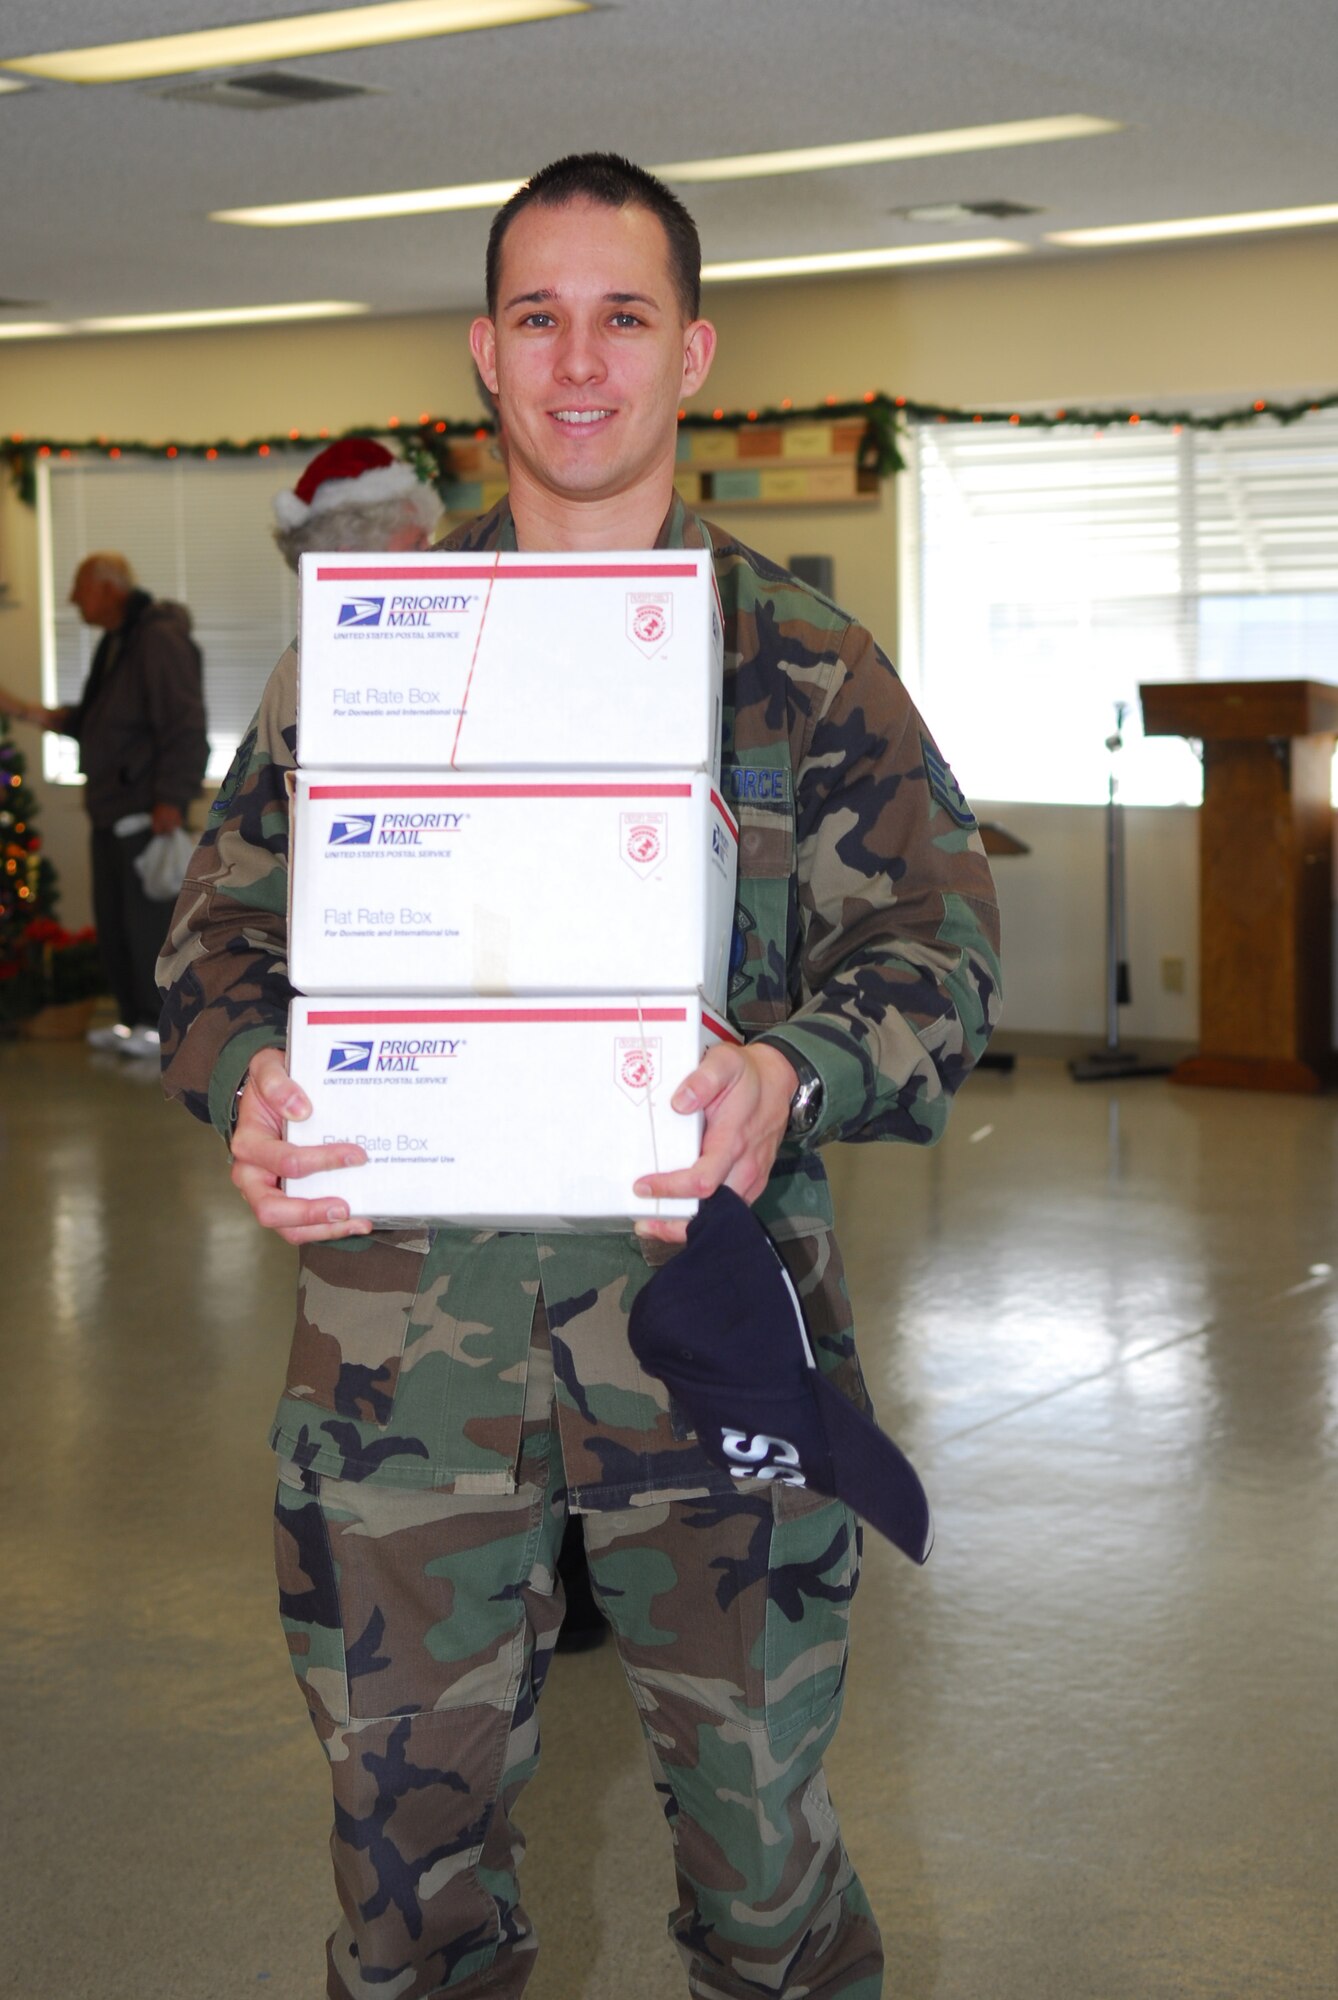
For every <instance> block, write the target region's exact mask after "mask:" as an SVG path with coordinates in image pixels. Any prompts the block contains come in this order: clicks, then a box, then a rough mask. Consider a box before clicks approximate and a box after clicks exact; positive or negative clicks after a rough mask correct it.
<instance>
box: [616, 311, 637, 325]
mask: <svg viewBox="0 0 1338 2000" xmlns="http://www.w3.org/2000/svg"><path fill="white" fill-rule="evenodd" d="M613 324H614V325H615V326H640V325H642V324H643V322H642V319H641V315H640V314H639V313H630V312H628V313H615V314H614V315H613Z"/></svg>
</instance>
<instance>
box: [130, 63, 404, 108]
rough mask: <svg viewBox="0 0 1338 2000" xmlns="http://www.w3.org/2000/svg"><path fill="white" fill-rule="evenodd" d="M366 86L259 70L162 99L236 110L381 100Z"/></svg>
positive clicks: (177, 89) (178, 89)
mask: <svg viewBox="0 0 1338 2000" xmlns="http://www.w3.org/2000/svg"><path fill="white" fill-rule="evenodd" d="M380 94H381V93H380V92H379V91H376V90H373V89H371V88H370V87H369V86H368V85H367V84H363V83H331V82H329V81H328V80H327V79H326V78H325V77H323V76H300V75H299V74H298V73H297V72H296V71H295V70H290V69H258V70H252V71H251V72H250V73H249V74H248V75H246V76H219V77H212V78H211V79H210V81H209V82H208V83H182V84H176V85H174V86H173V88H172V89H171V90H164V91H160V92H159V93H158V95H159V96H161V97H175V98H181V99H184V100H185V101H186V102H187V103H190V104H221V105H224V106H225V107H227V108H228V109H230V110H233V111H278V110H280V109H281V108H282V107H283V106H284V105H285V104H328V103H330V102H331V101H332V100H333V99H334V98H337V97H377V96H379V95H380Z"/></svg>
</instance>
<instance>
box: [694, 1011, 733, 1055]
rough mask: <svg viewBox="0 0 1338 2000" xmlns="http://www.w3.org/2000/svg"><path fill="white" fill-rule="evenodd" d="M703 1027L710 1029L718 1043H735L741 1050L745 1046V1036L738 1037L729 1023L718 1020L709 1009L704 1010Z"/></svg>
mask: <svg viewBox="0 0 1338 2000" xmlns="http://www.w3.org/2000/svg"><path fill="white" fill-rule="evenodd" d="M702 1026H703V1027H704V1028H709V1029H710V1031H711V1033H712V1034H713V1035H714V1036H715V1037H716V1039H717V1040H718V1041H722V1042H733V1043H734V1044H735V1046H736V1047H740V1048H741V1047H742V1046H743V1036H742V1035H736V1034H735V1032H734V1030H733V1028H731V1027H730V1026H729V1024H728V1022H726V1021H720V1020H717V1019H716V1017H715V1015H714V1014H713V1013H712V1012H711V1010H710V1008H709V1007H703V1008H702Z"/></svg>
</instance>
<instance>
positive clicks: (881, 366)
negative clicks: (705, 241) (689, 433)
mask: <svg viewBox="0 0 1338 2000" xmlns="http://www.w3.org/2000/svg"><path fill="white" fill-rule="evenodd" d="M708 309H709V311H710V312H711V314H712V316H713V317H714V318H715V320H716V322H717V324H718V326H719V329H720V335H721V339H720V350H719V355H718V359H717V362H716V367H715V371H714V373H713V376H712V379H711V383H710V385H709V391H708V394H707V395H706V396H705V397H703V398H702V399H700V401H701V404H702V406H705V407H709V406H710V405H711V404H712V403H719V404H722V405H723V406H725V407H726V408H739V407H746V406H749V405H753V404H766V403H775V402H779V401H780V399H781V398H782V397H784V396H790V397H792V398H793V399H794V401H795V402H796V403H801V404H802V403H805V402H817V401H820V400H821V398H822V397H823V396H825V395H828V394H831V395H836V396H838V397H840V398H842V399H845V398H848V397H853V396H858V395H860V394H861V393H862V392H863V391H864V390H866V389H874V388H877V389H885V390H888V391H890V392H892V393H894V394H895V393H903V394H908V395H911V396H913V397H916V398H920V399H923V400H926V401H942V402H944V403H952V404H961V405H964V406H971V405H974V404H987V403H1007V402H1016V403H1063V404H1067V405H1074V404H1078V403H1082V402H1096V401H1099V400H1101V399H1110V400H1112V401H1118V402H1126V401H1127V402H1130V403H1134V404H1137V403H1138V402H1139V401H1140V400H1144V399H1152V398H1154V397H1155V398H1165V397H1185V398H1191V397H1194V398H1202V397H1210V398H1216V399H1220V400H1222V401H1224V402H1225V401H1232V402H1234V401H1236V400H1239V399H1242V398H1249V397H1252V396H1254V395H1256V394H1261V395H1271V394H1283V393H1290V392H1303V391H1305V390H1311V389H1322V388H1329V387H1332V386H1333V382H1334V378H1335V376H1338V367H1336V366H1335V363H1334V358H1333V356H1334V348H1333V327H1334V326H1335V324H1338V254H1335V245H1334V237H1333V235H1332V234H1329V233H1322V232H1313V233H1311V232H1307V233H1300V232H1298V233H1297V234H1296V235H1294V236H1290V237H1286V236H1277V237H1274V238H1261V239H1258V240H1256V241H1254V242H1249V241H1245V242H1241V243H1238V244H1232V245H1213V246H1209V247H1198V248H1188V249H1177V250H1166V249H1161V250H1156V251H1139V252H1124V253H1120V254H1106V255H1087V256H1071V257H1064V258H1057V259H1055V260H1053V261H1050V262H1031V261H1028V260H1026V259H1021V258H1019V259H1017V260H1015V261H1007V262H1001V263H999V264H995V265H964V266H962V267H960V268H959V269H955V270H951V269H943V270H937V271H934V272H930V273H907V274H905V275H902V276H896V277H865V278H856V279H848V280H843V281H841V282H837V283H832V282H824V281H816V280H814V281H806V282H802V283H797V284H792V285H789V286H766V287H760V286H759V287H754V286H742V285H741V286H731V287H721V288H719V289H718V290H715V291H713V292H712V293H711V294H710V298H709V306H708ZM467 319H468V315H466V314H458V313H457V314H442V315H441V316H439V317H430V316H417V317H413V318H405V319H391V320H376V321H341V322H333V323H331V324H330V325H328V326H312V327H307V328H283V329H264V330H261V329H257V330H256V331H254V332H228V333H196V334H187V335H174V336H173V335H156V336H152V337H147V338H143V339H121V338H106V339H102V340H97V341H66V342H59V343H57V342H52V343H49V344H45V345H38V344H34V345H33V346H31V347H23V346H10V347H7V348H5V349H2V350H0V426H2V427H3V430H4V431H5V432H6V433H10V432H14V431H24V432H27V433H29V434H32V433H38V434H42V433H45V434H48V435H50V434H63V435H65V436H68V437H75V438H78V437H85V436H95V435H97V434H98V433H103V434H106V435H118V434H119V435H122V436H129V437H144V438H158V437H162V438H169V437H171V436H174V435H175V436H179V437H187V438H207V437H214V436H219V435H232V436H238V437H245V436H249V435H256V434H261V433H267V432H270V431H279V430H287V429H288V428H290V427H296V428H297V429H299V430H303V431H314V430H317V429H319V428H320V427H321V426H322V425H324V426H328V427H329V428H330V429H332V430H337V429H342V428H344V427H346V426H348V425H351V424H361V423H366V424H369V425H381V424H385V423H386V422H387V421H388V419H389V418H390V417H391V416H394V415H398V416H400V417H403V418H406V419H408V420H412V419H414V418H416V417H417V415H418V413H419V412H420V411H421V410H425V409H426V410H431V411H434V412H440V413H442V414H446V415H451V416H456V415H466V414H468V413H469V412H471V411H472V409H473V407H474V400H473V395H474V392H473V388H472V384H471V379H470V374H469V367H468V361H467V355H466V350H465V338H464V335H465V327H466V324H467ZM276 484H277V481H276ZM728 519H729V523H730V525H731V527H733V528H735V529H736V531H737V532H738V533H739V534H740V535H741V536H742V537H743V538H744V539H745V540H747V541H751V542H753V543H754V544H755V545H756V546H759V547H761V548H762V549H764V550H765V551H766V552H767V553H768V554H770V555H773V556H776V557H778V558H779V559H781V560H782V561H783V560H784V559H785V558H786V557H787V556H789V555H792V554H796V553H809V552H824V551H826V552H830V553H831V554H832V555H834V557H835V559H836V587H837V595H838V596H839V597H840V598H841V600H842V602H843V603H845V604H846V605H848V607H849V608H850V609H851V610H852V611H854V612H855V613H856V614H857V615H858V616H860V617H861V618H863V619H864V620H865V621H866V622H867V623H868V624H870V625H871V626H872V627H873V628H874V630H875V631H876V632H877V633H878V634H879V636H880V637H881V638H882V639H883V642H884V644H885V645H886V646H887V647H888V648H889V650H892V649H894V647H895V643H896V613H897V591H896V536H895V500H894V494H893V491H892V488H891V486H890V485H889V486H888V488H887V489H885V493H884V498H883V501H882V503H881V504H880V505H879V506H877V507H874V508H870V509H867V510H858V509H855V508H836V509H831V510H823V511H815V512H809V511H805V510H801V509H796V510H789V509H786V510H779V511H776V512H764V511H762V510H752V509H737V510H731V512H730V514H729V516H728ZM0 536H2V539H0V559H2V560H3V565H4V574H5V576H6V578H7V580H8V581H9V583H10V586H11V595H12V596H13V597H14V598H15V599H16V600H17V607H18V608H16V609H14V610H10V611H7V612H5V613H4V614H3V616H0V681H9V682H11V683H13V684H14V685H16V686H17V687H18V688H19V689H20V690H21V691H24V692H32V693H35V692H36V690H37V676H38V665H37V643H36V604H35V598H36V575H37V569H36V539H35V533H34V524H33V519H32V516H31V514H30V513H29V512H28V511H27V510H26V509H24V508H23V507H21V506H20V505H19V504H18V503H17V501H15V500H14V499H13V497H12V496H9V495H6V497H5V500H4V503H3V512H2V513H0ZM948 749H949V752H950V751H951V745H950V744H949V745H948ZM32 762H33V764H35V763H36V762H37V759H36V757H35V756H34V758H33V760H32ZM994 810H996V811H997V812H999V813H1000V814H1001V816H1002V815H1003V814H1004V813H1006V811H1007V802H1006V801H1005V802H1002V804H1001V805H1000V806H999V807H996V808H994ZM1037 810H1038V809H1035V808H1033V809H1030V812H1029V813H1028V815H1027V823H1028V826H1029V827H1030V828H1031V830H1032V833H1033V835H1035V834H1036V832H1037V828H1038V827H1039V829H1040V833H1039V840H1037V841H1034V845H1035V846H1036V847H1037V851H1036V852H1035V853H1034V854H1033V856H1032V857H1031V858H1030V859H1029V860H1028V861H1026V862H1018V863H1013V864H1010V866H1009V868H1007V869H1001V870H1000V887H1001V892H1002V893H1003V895H1004V901H1005V912H1006V916H1008V918H1009V920H1010V930H1011V932H1012V942H1013V946H1014V951H1013V953H1012V954H1010V956H1011V957H1012V959H1013V964H1014V966H1015V967H1016V968H1017V971H1016V974H1015V976H1014V977H1013V979H1012V999H1011V1001H1010V1007H1009V1018H1010V1019H1011V1020H1012V1022H1013V1023H1014V1025H1016V1026H1025V1027H1041V1026H1046V1027H1050V1026H1064V1025H1067V1026H1069V1027H1070V1028H1072V1029H1073V1030H1074V1031H1081V1032H1084V1033H1086V1032H1089V1031H1091V1030H1092V1029H1094V1028H1095V1027H1096V1025H1097V1024H1098V1023H1099V1020H1100V986H1099V978H1100V975H1099V957H1100V929H1099V896H1098V897H1095V898H1092V897H1089V896H1088V894H1087V887H1086V882H1085V879H1084V878H1085V870H1084V875H1083V877H1079V876H1076V875H1075V873H1074V868H1075V865H1076V864H1075V863H1074V862H1073V860H1072V851H1073V847H1074V842H1073V840H1072V838H1071V837H1070V833H1071V826H1072V820H1071V816H1070V815H1067V814H1065V815H1064V816H1062V817H1061V818H1056V819H1054V820H1053V827H1054V836H1053V837H1052V838H1047V836H1046V833H1045V828H1046V826H1047V825H1048V824H1051V823H1052V822H1051V821H1050V820H1049V818H1048V816H1047V815H1046V813H1045V812H1044V810H1041V815H1040V819H1039V821H1038V820H1037V819H1036V817H1035V814H1036V812H1037ZM1080 820H1081V816H1080ZM1084 823H1085V822H1084ZM1166 824H1167V827H1168V828H1169V827H1170V826H1171V824H1172V822H1170V821H1168V822H1167V823H1166ZM1175 824H1176V825H1177V826H1179V828H1180V833H1179V835H1178V836H1175V837H1176V838H1178V839H1179V843H1180V844H1179V847H1178V848H1177V850H1176V853H1175V855H1174V856H1172V857H1168V855H1167V853H1166V852H1165V841H1166V838H1168V837H1172V836H1170V835H1166V836H1162V837H1159V838H1157V839H1155V840H1154V839H1149V841H1148V843H1147V851H1148V854H1149V871H1148V879H1147V880H1146V881H1143V880H1141V879H1140V869H1139V867H1138V865H1137V862H1136V861H1135V858H1134V857H1133V856H1131V883H1130V889H1131V904H1132V906H1133V908H1134V910H1135V912H1137V911H1138V910H1139V908H1140V904H1141V905H1142V907H1144V908H1145V909H1147V910H1148V911H1149V912H1150V913H1151V921H1150V923H1149V929H1150V931H1151V932H1154V933H1155V935H1156V938H1157V940H1158V941H1159V946H1160V949H1161V950H1162V951H1169V950H1172V949H1176V948H1178V946H1179V944H1180V943H1185V944H1186V945H1187V946H1188V947H1189V948H1190V949H1192V943H1193V926H1194V912H1193V909H1192V890H1189V889H1188V888H1187V887H1186V884H1187V883H1189V882H1191V881H1192V878H1193V866H1192V854H1193V847H1192V843H1193V826H1194V816H1193V815H1192V814H1187V815H1179V816H1177V818H1176V821H1175ZM1062 828H1064V829H1069V831H1061V829H1062ZM44 829H45V832H46V836H47V842H48V846H49V848H50V850H51V853H52V856H53V859H54V860H55V861H56V863H57V866H58V867H60V868H61V870H62V874H63V877H64V880H65V886H66V898H65V905H64V910H65V914H66V916H67V918H69V919H71V920H75V919H79V918H81V917H82V916H83V915H84V913H85V907H86V885H85V879H84V870H83V863H82V833H81V826H80V819H79V812H78V805H77V802H76V801H75V800H74V799H72V798H71V796H70V795H69V793H62V794H57V795H49V796H47V797H46V798H45V800H44ZM1089 845H1090V842H1088V841H1079V842H1078V846H1079V847H1080V848H1081V849H1082V851H1083V852H1084V854H1085V853H1086V849H1087V847H1088V846H1089ZM1051 850H1053V851H1051ZM1153 857H1155V859H1154V858H1153ZM1024 869H1026V870H1027V871H1028V873H1027V874H1026V876H1025V877H1024V876H1023V873H1022V871H1023V870H1024ZM1024 880H1025V882H1026V884H1027V887H1026V889H1025V891H1023V890H1022V889H1021V888H1020V887H1017V886H1015V885H1020V884H1022V883H1023V882H1024ZM1187 898H1188V901H1187V900H1186V899H1187ZM1058 903H1062V905H1063V906H1064V907H1065V908H1066V909H1069V910H1070V911H1071V912H1072V913H1073V914H1072V915H1071V918H1070V920H1069V921H1068V923H1067V924H1066V927H1065V929H1064V932H1063V934H1062V935H1060V934H1059V933H1058V932H1056V931H1055V930H1054V929H1053V927H1052V928H1051V930H1050V931H1049V932H1047V933H1046V934H1045V935H1044V936H1039V935H1037V927H1038V926H1041V927H1044V925H1045V923H1046V916H1045V912H1046V911H1047V909H1053V908H1054V907H1056V906H1057V904H1058ZM1010 904H1015V905H1016V907H1015V908H1014V909H1010V907H1009V906H1010ZM1084 913H1085V914H1084ZM1093 923H1095V926H1096V927H1095V929H1093ZM1074 926H1076V928H1074ZM1168 939H1169V940H1173V941H1174V942H1173V943H1168V942H1166V940H1168ZM1019 945H1025V946H1026V948H1025V949H1019V948H1018V947H1019ZM1047 950H1048V951H1050V954H1051V958H1052V959H1053V955H1054V953H1055V952H1062V954H1063V957H1064V963H1065V965H1066V966H1067V967H1068V968H1069V969H1070V972H1071V970H1072V968H1073V967H1074V966H1077V967H1079V968H1082V967H1085V966H1087V965H1088V964H1089V963H1092V964H1094V966H1095V970H1094V971H1093V972H1092V973H1091V975H1090V979H1091V990H1092V996H1093V997H1092V1002H1091V1004H1090V1005H1089V1006H1087V1007H1084V1008H1080V1007H1079V1006H1078V1003H1077V1000H1076V997H1071V998H1069V999H1065V1000H1064V1001H1063V1002H1062V1003H1059V1002H1057V1001H1056V999H1055V995H1056V993H1057V992H1063V993H1064V994H1066V995H1067V994H1070V987H1069V984H1068V977H1069V975H1068V974H1066V975H1065V977H1064V979H1062V980H1059V981H1058V983H1056V978H1055V977H1053V976H1050V974H1047V975H1046V976H1044V977H1042V975H1041V973H1040V971H1039V970H1038V968H1039V966H1040V965H1041V964H1042V963H1043V962H1044V960H1045V958H1046V952H1047ZM1135 990H1136V992H1137V991H1138V981H1137V978H1136V982H1135ZM1143 990H1144V992H1145V993H1146V991H1147V989H1146V985H1144V988H1143ZM1057 1010H1058V1012H1059V1013H1062V1014H1063V1016H1064V1019H1063V1020H1062V1021H1061V1020H1057V1019H1056V1013H1057ZM1129 1019H1130V1024H1131V1031H1132V1032H1134V1033H1144V1034H1172V1035H1184V1036H1186V1037H1187V1036H1191V1035H1192V1033H1193V1023H1192V996H1191V1000H1190V1005H1189V1007H1188V1008H1187V1006H1186V1003H1185V1002H1184V1001H1174V1002H1172V1001H1171V1000H1170V999H1169V998H1168V999H1167V1001H1166V1002H1165V1003H1164V1004H1161V1003H1157V1002H1156V996H1154V995H1149V996H1148V997H1147V998H1145V999H1143V1000H1141V1001H1139V1002H1138V1004H1137V1005H1136V1007H1135V1009H1133V1010H1131V1013H1130V1016H1129Z"/></svg>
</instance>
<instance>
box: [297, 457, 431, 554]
mask: <svg viewBox="0 0 1338 2000" xmlns="http://www.w3.org/2000/svg"><path fill="white" fill-rule="evenodd" d="M421 483H422V482H421V481H420V480H419V477H418V474H417V473H416V472H415V471H414V469H413V467H412V466H411V465H406V464H405V462H404V460H403V459H402V458H396V457H395V454H394V453H393V452H390V451H387V450H386V447H385V446H384V445H383V444H378V443H377V442H376V440H375V438H362V437H354V438H339V439H337V440H336V442H335V443H334V444H328V445H326V447H325V450H324V451H320V452H317V454H316V456H315V458H313V459H312V461H311V464H310V465H309V466H308V467H307V469H306V471H305V472H304V473H303V474H302V477H301V478H300V479H299V480H298V482H297V485H296V486H295V487H294V488H293V490H292V492H291V493H290V492H287V491H284V492H282V493H276V494H275V496H274V518H275V520H276V521H277V522H278V524H279V526H280V528H283V529H286V530H289V531H291V530H292V529H294V528H300V527H301V526H302V525H303V523H304V522H306V521H309V520H310V519H311V517H312V516H313V515H314V514H328V513H329V512H330V511H331V510H332V509H333V508H336V507H348V506H354V507H378V506H380V505H381V503H382V501H385V500H394V499H398V498H400V497H401V496H407V495H408V494H410V493H415V492H417V491H418V489H419V487H420V486H421Z"/></svg>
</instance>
